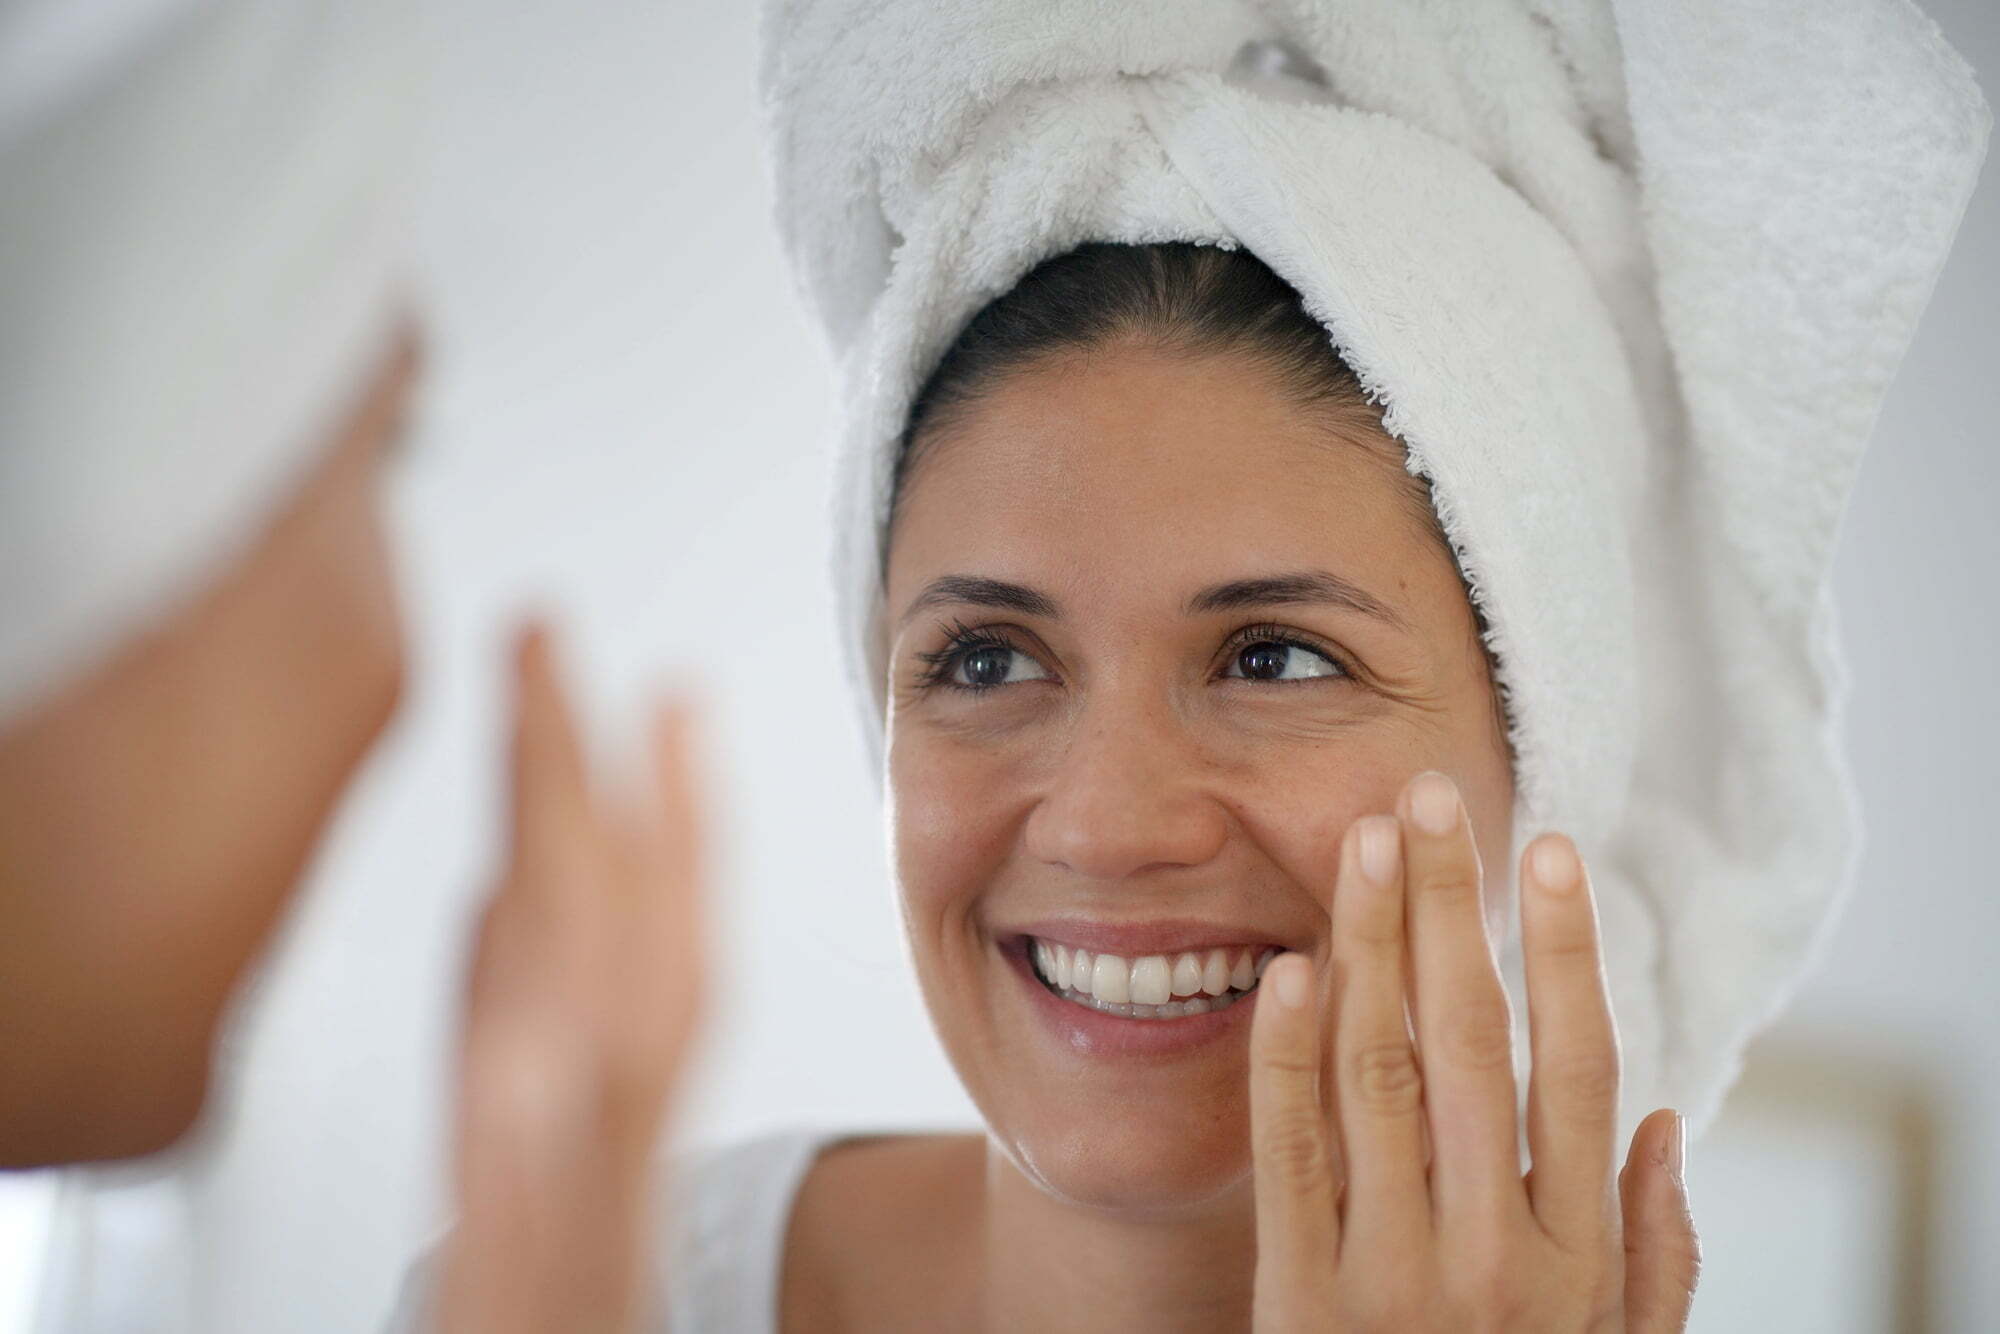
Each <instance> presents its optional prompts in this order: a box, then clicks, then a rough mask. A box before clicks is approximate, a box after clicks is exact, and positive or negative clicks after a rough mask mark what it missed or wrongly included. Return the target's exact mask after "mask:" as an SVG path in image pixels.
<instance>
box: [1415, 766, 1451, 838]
mask: <svg viewBox="0 0 2000 1334" xmlns="http://www.w3.org/2000/svg"><path fill="white" fill-rule="evenodd" d="M1410 815H1411V817H1412V818H1413V819H1415V820H1416V822H1417V828H1419V829H1421V830H1423V831H1424V832H1425V833H1426V834H1449V833H1450V832H1451V831H1452V829H1453V828H1454V827H1456V826H1457V824H1458V788H1457V787H1456V786H1455V785H1454V784H1453V783H1452V781H1451V780H1450V779H1449V778H1446V777H1445V776H1444V775H1443V774H1441V773H1439V772H1438V771H1437V770H1435V769H1426V770H1425V771H1424V772H1423V773H1421V774H1418V775H1417V777H1416V780H1415V782H1413V783H1412V784H1411V786H1410Z"/></svg>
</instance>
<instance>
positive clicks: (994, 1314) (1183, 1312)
mask: <svg viewBox="0 0 2000 1334" xmlns="http://www.w3.org/2000/svg"><path fill="white" fill-rule="evenodd" d="M985 1185H986V1190H985V1209H984V1214H985V1223H986V1226H985V1235H984V1239H983V1244H982V1251H983V1265H982V1276H983V1278H984V1283H983V1284H982V1290H983V1300H982V1305H983V1308H984V1309H983V1313H982V1314H983V1317H984V1320H983V1324H984V1327H985V1328H986V1329H988V1330H1011V1329H1033V1330H1038V1331H1044V1332H1045V1334H1066V1332H1067V1331H1082V1330H1103V1329H1143V1330H1145V1331H1147V1334H1178V1331H1182V1330H1187V1331H1197V1330H1199V1331H1203V1332H1204V1334H1212V1332H1213V1331H1217V1330H1248V1329H1249V1328H1250V1296H1251V1285H1252V1282H1253V1279H1254V1277H1255V1271H1256V1264H1257V1244H1256V1221H1255V1218H1256V1216H1255V1211H1254V1207H1253V1204H1252V1200H1251V1195H1250V1183H1249V1182H1248V1180H1247V1179H1246V1180H1245V1181H1244V1182H1242V1183H1241V1184H1240V1185H1238V1186H1236V1187H1233V1188H1231V1189H1230V1190H1229V1191H1228V1192H1227V1193H1226V1194H1224V1195H1222V1196H1220V1197H1218V1198H1217V1199H1215V1200H1213V1201H1211V1202H1209V1204H1208V1205H1206V1206H1204V1207H1203V1208H1202V1209H1200V1210H1199V1211H1191V1212H1189V1213H1185V1214H1177V1215H1175V1216H1173V1217H1171V1218H1144V1219H1135V1218H1121V1217H1118V1216H1115V1215H1112V1214H1107V1213H1103V1212H1100V1211H1097V1210H1094V1209H1089V1208H1085V1207H1083V1206H1079V1205H1074V1204H1070V1203H1067V1202H1065V1201H1063V1200H1060V1199H1057V1198H1055V1197H1054V1196H1052V1195H1050V1194H1048V1193H1047V1192H1046V1191H1044V1190H1042V1189H1041V1188H1040V1187H1039V1186H1037V1185H1035V1184H1034V1183H1033V1182H1031V1181H1029V1180H1028V1179H1027V1178H1026V1177H1025V1176H1023V1175H1022V1174H1021V1171H1020V1169H1019V1168H1017V1167H1016V1166H1015V1165H1014V1164H1013V1162H1012V1161H1010V1160H1009V1159H1008V1158H1007V1156H1006V1155H1005V1154H1004V1153H1002V1152H1001V1151H1000V1150H999V1149H998V1148H997V1147H996V1146H994V1145H993V1144H991V1143H990V1142H989V1143H988V1144H987V1146H986V1181H985Z"/></svg>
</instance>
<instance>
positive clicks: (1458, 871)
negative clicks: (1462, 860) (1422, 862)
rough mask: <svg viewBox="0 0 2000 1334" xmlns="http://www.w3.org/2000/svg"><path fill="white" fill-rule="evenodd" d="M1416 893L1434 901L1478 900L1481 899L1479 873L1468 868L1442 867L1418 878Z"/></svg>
mask: <svg viewBox="0 0 2000 1334" xmlns="http://www.w3.org/2000/svg"><path fill="white" fill-rule="evenodd" d="M1416 892H1417V893H1418V894H1420V895H1422V896H1423V897H1425V898H1433V899H1448V900H1459V899H1476V898H1478V897H1479V873H1478V872H1477V871H1475V870H1473V869H1472V868H1471V867H1466V866H1441V867H1439V868H1438V869H1437V870H1435V871H1432V872H1431V873H1430V874H1428V875H1423V876H1419V877H1418V878H1417V882H1416Z"/></svg>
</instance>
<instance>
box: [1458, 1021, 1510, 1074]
mask: <svg viewBox="0 0 2000 1334" xmlns="http://www.w3.org/2000/svg"><path fill="white" fill-rule="evenodd" d="M1443 1039H1444V1055H1445V1058H1446V1059H1447V1060H1449V1061H1451V1062H1452V1063H1453V1064H1454V1065H1458V1066H1461V1067H1463V1068H1465V1069H1468V1070H1479V1071H1487V1070H1498V1069H1501V1068H1502V1067H1508V1068H1511V1067H1512V1065H1513V1062H1514V1035H1513V1032H1512V1031H1511V1029H1510V1027H1509V1025H1508V1023H1507V1020H1506V1017H1505V1016H1504V1015H1499V1014H1476V1015H1465V1016H1462V1017H1460V1018H1458V1019H1457V1020H1455V1021H1454V1022H1452V1023H1451V1024H1449V1025H1447V1026H1446V1027H1445V1030H1444V1033H1443Z"/></svg>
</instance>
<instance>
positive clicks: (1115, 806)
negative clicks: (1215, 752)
mask: <svg viewBox="0 0 2000 1334" xmlns="http://www.w3.org/2000/svg"><path fill="white" fill-rule="evenodd" d="M1204 775H1205V767H1204V762H1203V759H1202V756H1201V754H1200V751H1199V749H1198V747H1197V746H1196V745H1195V743H1194V738H1192V737H1191V736H1190V735H1189V734H1188V732H1187V729H1186V727H1185V725H1184V724H1183V723H1182V722H1181V721H1180V720H1179V719H1177V718H1175V717H1173V716H1172V709H1171V708H1170V707H1169V706H1167V705H1165V704H1164V703H1162V704H1160V705H1158V706H1156V707H1155V706H1136V705H1132V704H1129V703H1128V704H1125V705H1122V706H1119V707H1115V708H1114V707H1110V706H1103V707H1098V708H1095V709H1090V710H1086V712H1085V715H1084V716H1083V717H1081V718H1079V719H1078V720H1077V722H1076V725H1075V727H1074V730H1073V731H1072V732H1071V733H1070V736H1069V740H1068V743H1067V744H1066V745H1065V747H1064V748H1063V750H1062V752H1061V755H1060V757H1059V758H1058V759H1057V760H1056V762H1055V769H1054V772H1053V774H1052V775H1051V777H1050V779H1049V783H1048V787H1047V789H1046V790H1045V791H1044V793H1043V795H1042V797H1041V800H1040V801H1038V802H1037V803H1036V804H1035V807H1034V810H1033V811H1032V812H1031V813H1030V814H1029V816H1028V823H1027V828H1026V831H1025V837H1026V840H1027V846H1028V851H1029V853H1030V855H1032V856H1034V857H1036V858H1038V859H1040V860H1041V861H1043V862H1045V863H1047V864H1049V865H1051V866H1058V867H1061V868H1063V869H1065V870H1067V871H1070V872H1073V873H1074V874H1077V875H1081V876H1087V877H1089V878H1091V879H1095V880H1119V879H1123V878H1125V877H1127V876H1132V875H1136V874H1138V873H1140V872H1143V871H1148V870H1154V869H1161V868H1166V867H1176V866H1200V865H1202V864H1203V863H1205V862H1208V861H1210V860H1211V859H1213V858H1214V857H1215V856H1216V855H1217V854H1218V853H1219V852H1221V851H1222V847H1223V844H1224V842H1225V840H1226V839H1227V838H1228V836H1229V813H1228V811H1227V809H1226V808H1225V807H1224V806H1223V804H1222V803H1221V802H1220V801H1219V800H1218V799H1217V797H1216V795H1215V793H1214V792H1213V790H1212V789H1211V788H1210V787H1209V786H1208V785H1207V784H1206V783H1205V782H1204Z"/></svg>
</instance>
